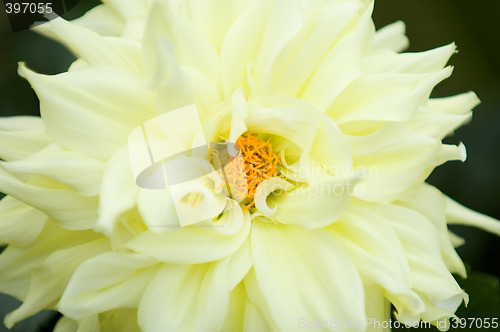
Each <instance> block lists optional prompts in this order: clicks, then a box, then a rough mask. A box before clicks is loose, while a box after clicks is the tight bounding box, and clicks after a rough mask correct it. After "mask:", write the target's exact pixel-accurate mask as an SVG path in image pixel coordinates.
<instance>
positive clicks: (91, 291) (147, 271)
mask: <svg viewBox="0 0 500 332" xmlns="http://www.w3.org/2000/svg"><path fill="white" fill-rule="evenodd" d="M155 264H157V261H155V260H154V259H152V258H149V257H146V256H142V255H138V254H131V253H118V252H108V253H104V254H101V255H99V256H97V257H94V258H91V259H89V260H87V261H85V262H83V263H82V264H80V265H79V266H78V268H77V269H76V271H75V273H74V274H73V276H72V277H71V280H70V281H69V284H68V286H67V287H66V289H65V291H64V294H63V296H62V298H61V301H60V302H59V304H58V306H57V307H58V309H59V311H60V312H61V313H63V314H64V315H65V316H68V317H70V318H73V319H81V318H84V317H86V316H89V315H92V314H97V313H100V312H103V311H108V310H111V309H115V308H129V307H135V306H137V304H138V303H139V300H140V298H141V297H142V295H143V292H144V289H145V288H146V286H147V285H148V284H149V283H150V281H151V278H152V277H153V276H154V273H155V272H156V271H157V267H155Z"/></svg>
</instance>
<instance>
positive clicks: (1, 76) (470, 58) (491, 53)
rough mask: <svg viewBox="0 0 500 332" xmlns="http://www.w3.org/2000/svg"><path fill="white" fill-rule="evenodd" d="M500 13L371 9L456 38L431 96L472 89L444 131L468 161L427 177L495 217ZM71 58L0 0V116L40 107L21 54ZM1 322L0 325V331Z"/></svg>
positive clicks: (498, 271)
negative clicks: (469, 103)
mask: <svg viewBox="0 0 500 332" xmlns="http://www.w3.org/2000/svg"><path fill="white" fill-rule="evenodd" d="M97 3H98V1H95V0H82V1H80V2H79V4H78V5H77V7H76V8H74V9H73V10H71V11H70V12H68V13H67V15H65V17H66V18H68V19H71V18H75V17H78V16H80V15H81V14H82V13H84V12H85V11H86V10H87V9H89V8H91V7H93V6H95V5H96V4H97ZM499 17H500V1H498V0H476V1H471V0H468V1H466V0H378V1H376V4H375V11H374V21H375V24H376V26H377V28H380V27H382V26H384V25H386V24H389V23H391V22H394V21H396V20H403V21H404V22H405V23H406V26H407V35H408V37H409V39H410V48H409V50H408V51H412V52H413V51H424V50H428V49H431V48H434V47H437V46H441V45H445V44H448V43H450V42H453V41H454V42H455V43H456V44H457V46H458V50H459V53H458V54H455V55H454V56H453V57H452V59H451V61H450V64H451V65H453V66H455V70H454V73H453V75H452V77H451V78H449V79H447V80H446V81H444V82H443V83H441V84H439V85H438V86H437V87H436V89H435V90H434V92H433V96H435V97H444V96H449V95H453V94H457V93H461V92H466V91H469V90H474V91H475V92H476V93H477V94H478V96H479V98H480V99H481V100H482V104H481V105H480V106H478V107H477V108H476V110H475V113H474V117H473V121H472V122H471V123H470V124H468V125H467V126H465V127H463V128H461V129H459V130H458V131H457V132H456V134H455V135H454V136H452V137H449V138H447V139H446V140H447V142H448V143H458V142H460V141H462V142H464V144H465V145H466V147H467V154H468V158H467V161H466V162H465V163H460V162H450V163H447V164H446V165H444V166H441V167H439V168H438V169H436V170H435V171H434V173H433V174H432V175H431V176H430V178H429V180H428V181H429V182H430V183H432V184H434V185H436V186H437V187H438V188H439V189H441V190H442V191H443V192H444V193H446V194H448V195H449V196H451V197H452V198H454V199H455V200H457V201H459V202H461V203H463V204H465V205H467V206H469V207H471V208H473V209H475V210H477V211H481V212H483V213H486V214H488V215H490V216H493V217H495V218H497V219H500V176H499V174H498V172H499V171H500V154H499V146H500V43H499V42H500V25H499V24H500V23H499ZM73 59H74V57H73V56H72V55H71V54H70V53H69V52H68V51H67V50H66V49H64V48H63V47H62V46H60V45H59V44H57V43H55V42H52V41H50V40H47V39H45V38H43V37H40V36H38V35H37V34H35V33H33V32H31V31H22V32H18V33H12V32H11V30H10V27H9V22H8V19H7V16H6V14H5V11H4V7H3V4H0V116H11V115H20V114H30V115H39V112H38V100H37V97H36V95H35V94H34V92H33V91H32V90H31V88H30V86H29V84H28V83H27V82H26V81H25V80H23V79H21V78H20V77H18V76H17V63H18V62H19V61H25V62H27V63H28V65H29V67H30V68H33V69H34V70H36V71H39V72H42V73H46V74H56V73H60V72H63V71H65V70H66V69H67V68H68V66H69V64H70V63H71V62H72V61H73ZM0 144H1V142H0ZM452 229H453V230H454V231H455V232H456V233H458V234H459V235H460V236H462V237H464V238H465V239H466V241H467V244H466V245H465V246H463V247H461V248H459V249H458V251H459V253H460V255H461V257H462V258H463V259H464V261H466V262H468V263H469V264H470V265H471V266H472V270H473V271H475V270H481V271H485V272H488V273H490V274H493V275H496V276H500V240H499V239H498V238H496V237H495V236H492V235H490V234H487V233H485V232H483V231H480V230H476V229H473V228H468V227H453V228H452ZM0 273H1V271H0ZM464 287H465V286H464ZM492 289H493V291H495V290H494V289H495V288H494V287H493V288H492ZM496 292H498V287H497V288H496ZM0 301H1V306H2V309H1V310H2V312H6V311H9V310H12V309H13V308H14V307H15V306H16V305H17V304H16V303H15V302H12V301H11V300H10V299H7V298H5V297H2V298H0ZM497 312H498V311H497ZM47 315H48V316H38V317H36V318H34V319H32V320H31V321H30V322H28V323H25V324H18V326H16V327H15V330H17V331H35V330H40V331H42V330H44V329H47V327H48V328H49V329H50V325H51V322H50V319H49V320H47V317H50V315H49V314H47ZM43 324H46V325H47V327H43V326H42V325H43ZM0 325H1V324H0ZM2 328H3V326H0V331H3V330H2Z"/></svg>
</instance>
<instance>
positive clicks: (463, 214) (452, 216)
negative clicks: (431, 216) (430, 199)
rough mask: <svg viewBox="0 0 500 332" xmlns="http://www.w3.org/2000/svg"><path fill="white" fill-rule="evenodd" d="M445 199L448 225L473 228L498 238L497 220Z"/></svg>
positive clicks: (498, 225)
mask: <svg viewBox="0 0 500 332" xmlns="http://www.w3.org/2000/svg"><path fill="white" fill-rule="evenodd" d="M445 199H446V220H447V221H448V224H458V225H467V226H474V227H478V228H481V229H483V230H485V231H487V232H490V233H493V234H496V235H498V236H500V221H499V220H497V219H495V218H492V217H490V216H487V215H484V214H482V213H479V212H476V211H473V210H471V209H469V208H467V207H465V206H463V205H461V204H460V203H458V202H456V201H454V200H453V199H451V198H449V197H447V196H445Z"/></svg>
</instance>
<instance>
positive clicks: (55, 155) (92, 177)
mask: <svg viewBox="0 0 500 332" xmlns="http://www.w3.org/2000/svg"><path fill="white" fill-rule="evenodd" d="M0 164H1V165H2V166H3V168H4V169H5V170H7V171H8V172H10V173H11V174H14V175H16V176H29V175H31V174H37V175H42V176H46V177H48V178H50V179H52V180H55V181H57V182H59V183H62V184H65V185H67V186H69V187H70V188H71V189H73V190H74V191H75V192H77V193H79V194H80V195H82V196H95V195H97V194H98V192H99V185H100V181H101V176H102V170H103V168H104V163H103V162H101V161H99V160H96V159H93V158H89V157H87V156H85V155H84V154H82V153H79V152H76V151H69V150H66V149H63V148H61V147H60V146H59V145H58V144H56V143H53V144H50V145H48V146H47V147H45V148H44V149H43V150H41V151H39V152H38V153H36V154H34V155H32V156H30V157H27V158H24V159H22V160H18V161H11V162H8V163H2V162H0ZM75 174H78V175H79V176H75Z"/></svg>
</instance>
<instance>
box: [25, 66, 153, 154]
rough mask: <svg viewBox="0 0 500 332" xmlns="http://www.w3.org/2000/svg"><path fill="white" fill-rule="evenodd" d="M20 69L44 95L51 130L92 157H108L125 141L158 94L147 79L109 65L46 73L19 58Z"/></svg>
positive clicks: (42, 107) (148, 112)
mask: <svg viewBox="0 0 500 332" xmlns="http://www.w3.org/2000/svg"><path fill="white" fill-rule="evenodd" d="M19 74H20V75H21V76H23V77H25V78H26V79H28V81H29V82H30V83H31V85H32V87H33V89H34V90H35V92H36V93H37V95H38V98H39V99H40V112H41V114H42V118H43V121H44V123H45V126H46V127H47V131H48V132H49V133H50V134H51V135H52V136H53V137H54V138H55V139H56V140H57V141H58V142H59V143H60V144H61V145H63V146H65V147H68V148H70V149H73V150H77V151H81V152H83V153H85V154H88V155H90V156H93V157H97V158H102V159H106V158H109V157H110V156H111V155H112V154H113V153H114V152H115V151H116V150H118V148H120V147H122V146H124V145H126V144H127V138H128V135H129V134H130V132H131V131H132V130H133V129H134V128H135V127H136V126H137V124H140V123H142V122H144V121H145V120H147V119H149V118H151V117H153V116H154V114H155V113H154V108H153V107H154V106H153V102H154V98H153V96H152V94H151V92H149V91H147V90H146V88H145V83H144V82H143V81H142V80H141V79H140V78H139V77H136V76H133V75H131V74H126V73H123V72H119V71H117V70H114V69H111V68H93V67H89V68H83V69H80V70H76V71H72V72H67V73H63V74H59V75H55V76H47V75H41V74H37V73H35V72H33V71H31V70H29V69H28V68H26V66H25V65H24V64H21V65H20V67H19ZM117 82H119V84H118V85H117ZM116 119H120V121H116ZM110 133H113V134H112V135H110Z"/></svg>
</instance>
